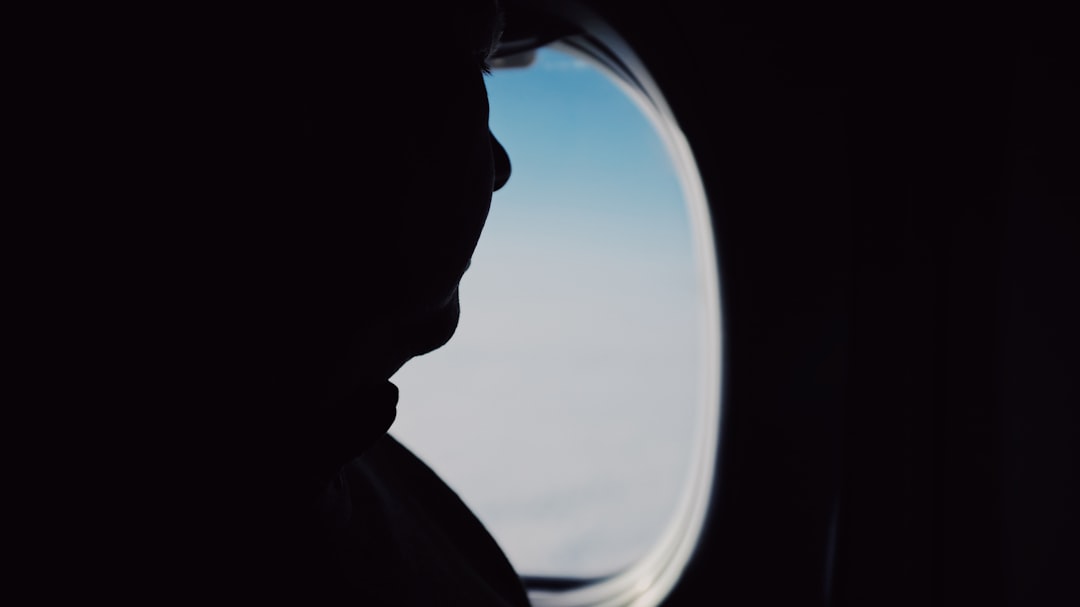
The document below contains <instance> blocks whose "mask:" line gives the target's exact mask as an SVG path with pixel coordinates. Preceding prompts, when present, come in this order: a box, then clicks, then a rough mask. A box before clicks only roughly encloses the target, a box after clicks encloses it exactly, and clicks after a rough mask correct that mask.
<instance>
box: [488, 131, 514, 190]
mask: <svg viewBox="0 0 1080 607" xmlns="http://www.w3.org/2000/svg"><path fill="white" fill-rule="evenodd" d="M488 134H489V135H490V136H491V157H492V162H493V163H494V166H495V183H494V184H493V185H492V188H491V191H492V192H495V191H498V190H499V188H501V187H503V186H504V185H506V182H507V181H509V180H510V156H509V155H508V154H507V153H506V148H504V147H503V146H502V144H501V143H499V140H498V139H496V138H495V135H493V134H491V131H488Z"/></svg>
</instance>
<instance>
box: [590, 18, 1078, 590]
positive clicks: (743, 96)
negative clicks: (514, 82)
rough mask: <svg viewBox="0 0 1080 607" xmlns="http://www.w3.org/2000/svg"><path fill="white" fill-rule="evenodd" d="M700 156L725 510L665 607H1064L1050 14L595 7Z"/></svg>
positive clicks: (1069, 403) (1061, 370)
mask: <svg viewBox="0 0 1080 607" xmlns="http://www.w3.org/2000/svg"><path fill="white" fill-rule="evenodd" d="M587 4H588V5H589V6H591V7H592V8H593V9H594V10H595V11H596V12H597V13H598V14H599V15H601V16H602V17H603V18H605V19H606V20H608V21H609V22H610V23H611V25H613V26H614V28H615V29H616V30H617V31H619V32H620V33H621V34H622V35H623V36H624V37H625V38H626V39H627V40H628V42H629V43H630V46H631V47H633V48H634V49H635V50H636V51H637V52H638V54H639V55H640V56H641V59H642V60H643V62H644V64H645V65H646V67H647V68H648V69H649V70H650V71H651V72H652V75H653V76H654V77H655V79H656V80H657V82H658V84H659V85H660V88H661V89H662V90H663V91H664V93H665V95H666V96H667V100H668V102H669V104H670V105H671V107H672V109H673V111H674V113H675V116H676V118H677V120H678V121H679V123H680V125H681V126H682V128H683V130H684V131H685V133H686V134H687V136H688V138H689V141H690V144H691V147H692V148H693V150H694V153H695V155H696V158H697V161H698V164H699V167H700V168H701V171H702V176H703V179H704V182H705V187H706V190H707V193H708V195H709V198H710V202H711V204H712V211H713V221H714V228H715V230H716V234H717V243H718V254H719V259H720V264H721V271H722V277H721V279H722V284H723V292H722V295H723V307H724V314H725V317H724V330H725V357H726V365H727V366H726V368H725V369H724V372H725V374H726V375H725V384H724V398H725V411H724V421H723V424H724V425H723V435H722V450H721V460H720V463H721V466H720V470H721V473H720V476H719V480H720V485H719V486H718V487H717V490H716V496H715V497H716V499H715V502H714V507H713V510H712V513H711V517H710V521H709V524H708V527H707V530H706V535H705V541H704V543H703V545H702V548H701V550H700V552H699V554H698V555H697V557H696V559H695V561H694V562H693V563H692V564H691V566H690V568H689V570H688V571H687V575H686V576H685V577H684V579H683V581H682V583H681V584H680V585H679V586H678V587H677V588H676V590H675V592H674V594H673V595H672V596H671V597H670V599H669V601H668V604H671V605H696V604H700V602H699V599H698V597H699V596H702V595H704V596H707V597H709V601H710V603H715V604H731V605H778V604H790V605H845V606H846V605H851V606H862V605H905V606H908V605H969V604H982V605H1031V604H1038V605H1055V604H1075V603H1077V602H1080V597H1078V595H1077V592H1078V591H1077V589H1076V587H1075V585H1074V584H1073V583H1072V580H1071V578H1070V575H1069V572H1070V571H1075V570H1077V567H1076V565H1077V548H1076V546H1077V539H1078V538H1077V528H1076V523H1075V522H1074V519H1073V517H1071V516H1070V514H1069V513H1070V512H1071V511H1073V510H1076V507H1075V498H1074V497H1072V495H1073V493H1074V492H1073V491H1072V487H1074V486H1075V482H1076V473H1075V460H1076V457H1075V441H1076V437H1077V432H1076V411H1075V409H1076V402H1077V401H1078V398H1077V394H1076V380H1075V378H1074V375H1073V374H1074V373H1075V369H1077V364H1076V363H1077V355H1076V346H1075V344H1076V343H1077V340H1078V338H1080V334H1078V332H1077V328H1076V327H1077V323H1076V321H1075V312H1073V311H1074V310H1076V309H1080V302H1077V296H1076V292H1077V289H1076V288H1075V287H1074V286H1073V283H1075V282H1076V278H1075V277H1076V274H1077V267H1078V266H1077V255H1076V253H1077V251H1076V248H1077V245H1076V239H1077V235H1078V234H1080V230H1078V228H1080V226H1078V222H1077V208H1078V205H1077V203H1078V200H1077V186H1076V178H1075V173H1076V168H1075V167H1077V166H1080V163H1078V162H1076V150H1077V143H1076V142H1077V141H1080V137H1078V135H1080V132H1078V129H1077V120H1076V117H1075V114H1076V110H1075V109H1074V108H1076V107H1080V102H1077V100H1076V97H1077V82H1076V73H1077V70H1076V66H1075V64H1074V63H1071V62H1069V61H1068V60H1067V59H1066V57H1068V51H1070V50H1074V49H1075V43H1074V42H1071V39H1072V37H1071V36H1070V35H1069V33H1068V31H1067V29H1066V28H1065V26H1064V25H1063V24H1065V23H1067V22H1068V21H1067V19H1065V16H1064V15H1063V14H1062V15H1055V14H1046V13H1038V12H1037V11H1035V10H1030V9H1025V10H1024V11H1019V10H1013V9H1009V10H1000V11H999V12H996V13H995V12H993V11H990V10H989V9H981V10H980V11H977V12H976V13H967V12H961V11H955V12H950V11H949V10H945V9H942V8H941V7H934V8H933V9H930V8H923V7H919V6H916V5H907V6H905V7H903V8H902V9H900V8H897V9H895V10H894V9H883V8H881V9H879V8H852V7H836V8H834V9H831V10H830V9H823V8H822V7H820V6H816V5H815V6H802V5H797V4H796V3H790V4H782V3H775V2H774V3H754V4H746V5H735V4H723V5H711V4H710V5H709V6H708V8H705V5H704V4H702V5H699V4H697V3H679V2H664V3H648V4H647V5H646V4H640V3H633V4H631V3H624V2H618V1H616V0H592V1H591V2H588V3H587Z"/></svg>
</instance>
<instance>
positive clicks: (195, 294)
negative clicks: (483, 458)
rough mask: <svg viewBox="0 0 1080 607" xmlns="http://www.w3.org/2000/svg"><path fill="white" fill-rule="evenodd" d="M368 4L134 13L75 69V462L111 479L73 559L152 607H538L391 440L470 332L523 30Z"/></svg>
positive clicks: (456, 11) (83, 498) (489, 16)
mask: <svg viewBox="0 0 1080 607" xmlns="http://www.w3.org/2000/svg"><path fill="white" fill-rule="evenodd" d="M358 6H359V8H354V9H349V10H342V9H315V8H301V7H292V8H288V9H263V10H262V11H261V12H251V13H240V12H239V11H236V12H230V13H228V14H226V13H214V12H207V13H200V14H197V15H193V14H181V13H179V12H178V13H176V14H161V15H154V17H153V18H150V17H149V16H147V15H145V14H140V15H128V16H127V17H125V20H123V21H122V24H123V26H122V27H117V26H115V24H106V23H103V22H98V21H95V22H94V24H93V25H90V24H89V23H87V24H85V25H86V30H85V32H84V33H83V34H82V35H81V36H80V37H79V43H78V44H75V43H72V44H71V45H70V48H68V47H64V48H63V51H62V52H60V53H59V54H60V55H62V57H61V59H60V61H59V64H62V65H64V66H66V67H68V68H70V73H62V74H61V75H59V76H56V78H64V80H63V85H62V87H61V88H62V89H63V91H62V92H60V93H57V95H56V96H55V97H53V98H52V102H54V103H55V104H56V105H57V107H59V108H61V110H62V111H58V112H57V113H56V114H55V115H56V116H57V117H56V121H58V122H57V124H60V123H61V122H62V123H63V125H64V126H58V127H57V128H56V130H57V131H58V132H61V134H62V135H63V139H57V141H62V142H63V143H62V144H58V145H57V147H58V148H60V149H61V151H62V154H61V155H65V154H69V153H70V157H68V156H64V159H63V160H62V161H61V160H57V161H56V163H55V164H54V165H52V167H53V168H55V171H51V179H50V180H49V181H47V182H45V183H50V184H52V183H61V184H62V186H60V188H61V189H62V191H63V193H64V194H65V196H64V197H60V196H59V194H57V199H60V198H62V199H63V201H64V202H65V203H67V202H76V203H78V204H76V205H73V206H74V207H76V208H78V209H79V210H78V211H74V212H73V213H74V214H64V215H61V216H60V217H59V218H58V219H56V223H55V226H56V227H55V230H54V232H55V233H56V234H59V236H57V238H56V239H57V241H58V242H63V243H64V245H63V246H64V252H63V257H64V264H66V265H65V267H67V268H69V269H70V270H71V273H70V276H68V275H56V276H50V279H53V280H55V281H58V282H63V285H64V286H63V287H62V290H63V291H64V294H65V295H64V297H60V298H58V299H57V300H55V302H54V303H56V302H59V303H57V304H56V305H57V306H58V308H59V309H61V310H64V311H66V312H65V314H66V315H63V314H61V315H57V316H56V322H58V323H70V326H72V327H76V332H75V333H72V334H69V338H70V339H69V340H68V341H69V343H70V344H72V345H71V346H70V351H67V350H65V356H68V357H69V360H71V361H73V362H72V364H71V365H70V369H71V372H70V374H67V375H66V377H67V378H68V379H67V380H66V381H68V382H69V384H71V386H70V389H71V391H72V392H73V393H78V394H80V395H82V396H81V397H80V399H79V400H76V401H72V402H74V403H75V404H74V405H73V406H72V407H71V409H72V411H77V413H76V414H75V417H72V418H65V424H64V426H63V427H64V428H65V429H64V432H70V435H71V438H70V440H68V439H65V440H67V443H68V445H69V446H70V447H71V448H70V451H71V452H79V453H80V454H81V455H80V458H79V459H78V460H77V461H78V462H79V463H78V464H77V466H70V465H69V466H67V469H73V468H76V467H77V468H78V469H79V471H80V473H83V472H87V471H89V472H88V474H87V476H88V477H91V478H89V480H86V481H85V483H86V485H85V486H83V485H82V484H81V483H82V482H84V481H79V482H80V485H79V488H78V489H71V490H70V491H68V490H67V489H65V490H64V491H63V492H62V493H64V494H65V495H64V499H65V500H67V501H66V502H65V504H67V505H64V506H62V507H60V508H59V512H61V513H62V514H63V516H64V517H65V518H64V520H65V521H71V520H72V517H75V522H73V523H72V524H71V526H72V528H77V529H80V530H83V531H85V532H86V533H88V534H90V535H91V536H92V537H93V538H94V539H93V541H89V540H87V541H85V542H83V541H68V542H67V543H66V544H60V545H61V546H76V545H78V547H79V550H80V554H83V556H80V557H79V558H72V559H70V560H72V561H76V562H75V563H74V564H73V565H72V569H73V570H74V569H85V570H87V571H92V572H93V573H89V574H88V575H87V577H88V578H94V583H95V584H98V585H99V586H100V587H104V588H106V589H114V590H115V591H116V592H117V594H118V595H131V596H134V598H135V599H136V601H137V602H139V603H140V604H149V605H155V604H162V603H170V602H173V599H175V598H177V597H184V599H185V604H188V601H190V600H191V599H193V598H194V599H195V600H196V601H197V602H199V603H203V602H205V603H210V604H268V603H269V604H300V605H315V604H325V603H331V604H336V603H341V604H356V605H382V604H405V605H457V604H462V605H518V604H523V603H526V602H527V600H526V598H525V593H524V591H523V589H522V586H521V584H520V581H519V580H518V578H517V576H516V574H515V573H514V571H513V569H512V568H511V566H510V564H509V563H508V562H507V560H506V559H505V557H504V556H503V553H502V552H501V551H500V549H499V548H498V547H497V546H496V544H495V543H494V541H493V540H492V539H491V537H490V536H489V535H488V534H487V532H486V531H485V530H484V528H483V526H482V525H481V524H480V523H479V522H478V521H477V520H476V519H475V518H474V517H473V516H472V515H471V514H470V512H469V511H468V509H467V508H466V507H465V506H464V505H463V504H462V503H461V502H460V501H459V500H458V499H457V497H456V496H455V494H454V493H453V492H452V491H451V490H450V489H449V488H447V487H446V486H445V485H444V484H442V482H441V481H440V480H439V479H438V478H437V477H436V476H435V475H434V474H433V473H432V472H431V471H430V470H429V469H428V468H426V467H425V465H424V464H422V463H421V462H420V461H419V460H417V459H416V458H415V457H414V456H413V455H411V454H410V453H409V452H408V451H406V450H405V449H404V448H403V447H402V446H401V445H399V444H398V443H396V442H395V441H393V439H391V438H390V437H388V436H386V432H387V430H388V428H389V427H390V425H391V423H392V422H393V420H394V416H395V409H396V404H397V390H396V388H395V387H394V386H393V385H391V384H390V383H389V381H388V379H389V378H390V376H391V375H392V374H393V373H394V372H395V371H396V370H397V369H398V368H399V367H401V365H403V364H405V363H406V362H407V361H408V360H409V359H410V358H412V357H414V356H418V355H421V354H424V353H426V352H429V351H431V350H433V349H435V348H438V347H440V346H441V345H443V344H444V343H446V341H447V340H448V339H450V337H451V335H452V334H453V332H454V330H455V327H456V324H457V320H458V314H459V308H458V292H457V289H458V282H459V281H460V279H461V278H462V275H463V274H464V272H465V271H466V268H467V267H468V264H469V260H470V257H471V255H472V252H473V250H474V247H475V246H476V244H477V239H478V238H479V236H480V232H481V229H482V228H483V225H484V221H485V218H486V216H487V212H488V207H489V204H490V201H491V195H492V192H493V191H494V190H497V189H498V188H499V187H501V186H502V185H503V184H504V183H505V182H506V180H507V178H508V176H509V172H510V165H509V160H508V158H507V156H506V153H505V151H504V150H503V149H502V147H501V146H500V145H499V144H498V143H497V142H496V140H495V139H494V137H493V136H492V135H491V134H490V132H489V130H488V124H487V120H488V102H487V96H486V90H485V86H484V73H483V72H484V70H485V61H486V59H487V58H488V56H489V54H490V53H491V52H492V51H493V49H494V47H495V45H496V44H497V41H498V37H499V35H500V32H501V17H500V14H499V12H498V10H497V6H496V2H495V0H447V1H439V0H420V1H416V2H409V3H396V2H386V3H372V4H368V3H361V4H359V5H358ZM274 11H277V12H274ZM98 17H100V15H98ZM74 21H75V22H76V25H82V24H79V23H77V21H78V20H77V19H76V20H74ZM101 21H108V20H107V19H105V20H101ZM77 29H79V28H78V27H76V28H73V31H74V30H77ZM61 37H62V36H61ZM69 126H70V128H69ZM58 157H59V156H58ZM57 191H58V192H59V191H60V190H57ZM68 194H70V195H71V196H66V195H68ZM69 278H70V281H69V280H68V279H69ZM64 281H66V282H64ZM57 332H58V333H62V332H63V330H61V329H58V330H57ZM65 373H66V372H65ZM62 375H63V374H62ZM76 386H77V388H76ZM80 416H84V417H85V418H86V419H88V420H92V422H88V424H87V425H81V422H78V421H75V420H78V419H82V417H80ZM61 459H64V458H61ZM94 475H98V476H99V480H95V479H94V478H92V477H93V476H94ZM65 482H66V481H65ZM493 482H495V481H493ZM91 513H92V514H91ZM80 517H81V518H80ZM86 530H89V531H86ZM66 549H67V548H64V550H66ZM62 551H63V550H58V552H62ZM83 551H85V553H84V552H83ZM105 561H108V562H109V563H115V565H112V564H110V565H107V566H106V565H104V564H102V563H104V562H105ZM55 577H56V578H57V579H61V580H63V579H67V578H66V577H65V576H64V575H57V576H55ZM89 594H90V596H96V595H94V594H93V593H89Z"/></svg>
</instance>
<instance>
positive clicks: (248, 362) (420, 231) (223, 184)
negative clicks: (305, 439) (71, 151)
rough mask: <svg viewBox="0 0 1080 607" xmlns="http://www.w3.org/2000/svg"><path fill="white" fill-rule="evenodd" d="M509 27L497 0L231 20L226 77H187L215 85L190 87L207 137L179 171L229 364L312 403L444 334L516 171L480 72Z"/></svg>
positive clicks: (186, 261)
mask: <svg viewBox="0 0 1080 607" xmlns="http://www.w3.org/2000/svg"><path fill="white" fill-rule="evenodd" d="M500 33H501V15H500V13H499V11H498V6H497V2H496V1H495V0H442V1H440V0H420V1H415V2H411V3H396V2H386V3H376V4H374V5H370V6H369V5H364V6H363V7H362V8H360V9H351V10H349V11H347V12H344V13H334V12H319V11H312V10H308V11H306V12H305V13H304V14H302V15H300V14H297V15H276V16H275V17H274V18H273V19H269V20H267V21H266V22H264V23H258V24H255V25H252V26H250V27H249V31H239V32H229V31H226V32H224V37H223V39H224V40H225V50H224V52H223V53H221V54H216V53H213V54H211V56H210V57H209V60H210V62H211V63H212V64H213V76H212V77H210V76H207V77H203V76H202V74H200V73H199V72H198V70H196V71H195V73H194V74H192V76H193V77H192V78H190V79H189V80H188V82H194V83H195V84H196V85H199V86H205V87H206V90H203V91H197V92H196V93H195V94H194V96H195V98H196V103H195V104H193V105H194V107H198V108H201V109H200V110H199V111H198V112H196V113H197V115H199V116H200V119H201V120H202V121H201V122H200V123H199V124H196V125H195V128H194V131H193V132H195V133H198V135H197V138H199V139H203V141H202V142H201V143H199V142H196V144H195V145H197V146H198V147H196V148H194V150H187V147H186V145H185V146H184V147H182V148H181V149H183V150H184V151H185V153H187V152H188V151H193V152H194V157H192V158H188V159H186V160H187V161H188V165H187V166H186V167H185V168H184V171H182V172H181V175H180V178H184V177H187V178H188V179H189V181H190V183H188V184H187V185H186V187H191V186H192V184H197V185H196V186H195V187H194V190H193V191H192V194H193V195H194V196H195V197H196V198H195V199H193V200H190V202H191V205H190V208H191V209H192V210H197V211H196V212H197V213H199V215H198V220H202V221H205V223H203V224H202V225H194V226H192V227H191V229H192V230H193V233H194V237H193V238H191V239H190V240H189V241H188V242H187V243H183V244H185V245H186V246H188V247H190V248H189V249H188V250H187V251H186V255H181V256H180V260H179V266H180V269H181V270H182V271H185V272H189V274H188V275H187V276H186V277H185V283H184V287H183V288H184V289H185V290H187V291H189V292H187V293H185V297H187V298H189V299H190V300H191V302H192V303H193V304H194V308H195V309H198V314H197V317H198V318H199V319H200V322H203V323H206V324H204V325H203V326H200V327H198V333H199V334H200V337H199V338H200V339H202V340H206V341H205V343H204V344H203V345H204V346H205V350H204V351H199V350H198V349H196V352H197V354H198V355H199V356H201V357H205V358H204V360H205V361H208V363H209V364H210V365H212V366H216V369H215V370H213V371H211V373H215V374H216V375H217V379H220V378H221V376H222V375H225V376H228V375H229V374H231V373H234V372H235V373H236V376H237V378H240V377H243V378H244V379H243V381H244V382H245V389H251V390H252V391H253V392H254V393H261V394H262V397H263V398H264V400H265V398H266V397H267V395H269V396H272V397H273V399H277V400H281V401H296V400H297V399H303V400H304V401H306V402H290V403H284V402H277V403H274V405H273V406H275V407H280V406H286V407H297V408H299V407H317V406H319V405H320V403H321V401H323V400H325V399H327V398H331V397H333V395H335V394H337V395H339V396H340V394H341V393H342V391H347V390H349V389H351V388H355V387H356V386H357V385H360V384H365V383H371V382H378V381H381V380H385V379H387V378H389V376H390V375H391V374H393V372H394V371H396V369H397V368H398V367H399V366H400V365H401V364H403V363H404V362H405V361H406V360H408V359H409V358H411V357H413V356H416V355H419V354H423V353H425V352H428V351H430V350H432V349H434V348H436V347H438V346H440V345H442V344H443V343H445V341H446V340H447V339H449V337H450V335H451V334H452V333H453V331H454V329H455V327H456V324H457V314H458V304H457V285H458V282H459V281H460V279H461V277H462V275H463V273H464V272H465V270H466V268H467V266H468V264H469V262H470V257H471V255H472V253H473V250H474V248H475V247H476V245H477V239H478V238H479V235H480V231H481V229H482V227H483V225H484V221H485V218H486V216H487V213H488V207H489V204H490V200H491V195H492V192H493V190H496V189H498V188H499V187H501V185H502V184H503V183H505V181H506V179H507V178H508V175H509V169H510V167H509V160H508V158H507V156H506V153H505V151H504V150H503V149H502V147H501V146H500V145H499V144H498V143H497V142H496V141H495V139H494V137H493V136H492V135H491V133H490V132H489V130H488V124H487V120H488V102H487V95H486V90H485V85H484V77H485V76H484V71H485V61H486V59H487V56H488V54H489V53H490V52H492V51H493V50H494V46H495V45H496V44H497V41H498V36H499V35H500ZM207 113H208V114H209V119H206V117H205V116H204V114H207ZM180 136H181V137H190V134H186V133H181V134H180ZM207 329H208V330H207ZM191 362H192V363H193V365H194V369H196V371H195V374H196V375H197V374H198V373H199V371H198V368H199V364H200V362H199V361H191ZM222 381H225V382H226V383H227V382H228V381H229V380H228V378H226V379H225V380H222ZM264 406H265V405H264Z"/></svg>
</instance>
